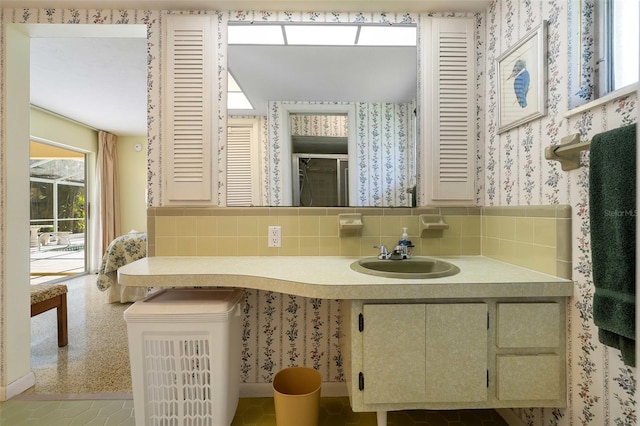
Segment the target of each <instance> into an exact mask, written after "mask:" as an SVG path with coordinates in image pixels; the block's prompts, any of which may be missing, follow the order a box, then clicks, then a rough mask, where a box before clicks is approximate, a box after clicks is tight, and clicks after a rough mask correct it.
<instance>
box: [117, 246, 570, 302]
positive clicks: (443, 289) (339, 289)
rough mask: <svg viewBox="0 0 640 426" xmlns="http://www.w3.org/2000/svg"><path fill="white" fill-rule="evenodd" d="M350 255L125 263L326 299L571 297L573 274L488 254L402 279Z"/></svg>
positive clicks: (146, 277) (150, 278)
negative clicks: (448, 271)
mask: <svg viewBox="0 0 640 426" xmlns="http://www.w3.org/2000/svg"><path fill="white" fill-rule="evenodd" d="M359 258H360V257H355V256H354V257H348V256H248V257H225V256H213V257H206V256H192V257H189V256H155V257H147V258H144V259H140V260H137V261H135V262H133V263H130V264H128V265H125V266H123V267H121V268H120V269H119V270H118V281H119V283H120V284H122V285H125V286H134V287H214V286H220V287H238V288H249V289H258V290H271V291H276V292H279V293H285V294H291V295H297V296H303V297H312V298H322V299H371V300H373V299H431V298H487V297H565V296H571V295H572V294H573V283H572V282H571V281H570V280H566V279H563V278H558V277H556V276H553V275H548V274H544V273H541V272H536V271H533V270H531V269H527V268H522V267H519V266H515V265H512V264H509V263H505V262H501V261H498V260H494V259H491V258H487V257H483V256H454V257H436V258H437V259H442V260H445V261H447V262H451V263H453V264H455V265H457V266H458V267H459V268H460V273H458V274H456V275H453V276H450V277H443V278H432V279H399V278H382V277H376V276H372V275H366V274H362V273H359V272H355V271H353V270H351V268H350V266H349V265H350V264H351V263H352V262H354V261H356V260H357V259H359Z"/></svg>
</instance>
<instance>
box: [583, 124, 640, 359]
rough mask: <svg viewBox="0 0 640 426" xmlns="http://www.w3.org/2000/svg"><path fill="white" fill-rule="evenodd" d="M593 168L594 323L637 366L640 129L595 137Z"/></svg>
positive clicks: (602, 337) (605, 339)
mask: <svg viewBox="0 0 640 426" xmlns="http://www.w3.org/2000/svg"><path fill="white" fill-rule="evenodd" d="M589 163H590V170H589V213H590V224H591V260H592V267H593V282H594V285H595V288H596V291H595V294H594V297H593V320H594V322H595V324H596V326H597V327H598V338H599V340H600V342H602V343H603V344H605V345H607V346H611V347H614V348H618V349H620V351H621V352H622V358H623V361H624V363H625V364H626V365H631V366H635V311H636V306H635V301H636V296H635V294H636V282H635V268H636V228H635V226H636V225H635V223H636V222H635V221H636V217H635V216H636V126H635V125H632V126H626V127H621V128H618V129H615V130H610V131H607V132H604V133H600V134H598V135H596V136H594V137H593V139H592V140H591V148H590V153H589Z"/></svg>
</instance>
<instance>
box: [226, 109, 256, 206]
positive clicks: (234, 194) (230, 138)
mask: <svg viewBox="0 0 640 426" xmlns="http://www.w3.org/2000/svg"><path fill="white" fill-rule="evenodd" d="M229 124H230V125H229V126H228V127H227V206H251V205H256V204H257V200H256V196H255V195H256V192H257V191H258V188H257V187H258V185H257V182H256V178H257V170H258V164H257V152H256V151H257V149H256V148H257V144H258V141H257V140H256V138H257V136H258V135H257V126H256V124H255V121H254V120H234V119H230V120H229Z"/></svg>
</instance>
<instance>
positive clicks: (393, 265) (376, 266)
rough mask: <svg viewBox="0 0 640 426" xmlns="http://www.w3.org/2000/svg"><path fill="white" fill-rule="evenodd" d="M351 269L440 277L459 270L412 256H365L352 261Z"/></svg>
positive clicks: (381, 274) (396, 275) (391, 275)
mask: <svg viewBox="0 0 640 426" xmlns="http://www.w3.org/2000/svg"><path fill="white" fill-rule="evenodd" d="M351 269H353V270H354V271H356V272H360V273H363V274H368V275H375V276H378V277H385V278H441V277H448V276H451V275H455V274H457V273H458V272H460V268H458V267H457V266H456V265H454V264H452V263H449V262H445V261H443V260H438V259H433V258H430V257H412V258H410V259H404V260H381V259H378V258H377V257H365V258H363V259H360V260H356V261H355V262H353V263H352V264H351Z"/></svg>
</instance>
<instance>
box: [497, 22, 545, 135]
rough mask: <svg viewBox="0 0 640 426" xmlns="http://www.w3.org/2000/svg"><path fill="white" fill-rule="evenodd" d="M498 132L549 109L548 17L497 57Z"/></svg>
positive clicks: (534, 117) (525, 121) (524, 121)
mask: <svg viewBox="0 0 640 426" xmlns="http://www.w3.org/2000/svg"><path fill="white" fill-rule="evenodd" d="M496 71H497V72H496V77H497V82H498V87H497V94H498V102H497V104H498V133H503V132H506V131H507V130H511V129H513V128H516V127H518V126H521V125H523V124H524V123H527V122H529V121H531V120H534V119H536V118H539V117H542V116H544V115H546V113H547V21H542V23H541V24H540V25H538V26H537V27H536V28H534V29H532V30H531V31H529V32H528V33H527V34H526V35H525V36H524V37H523V38H522V39H521V40H519V41H518V42H517V43H516V44H515V45H513V46H512V47H510V48H509V50H507V51H506V52H504V53H503V54H502V55H500V56H499V57H498V59H496Z"/></svg>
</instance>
